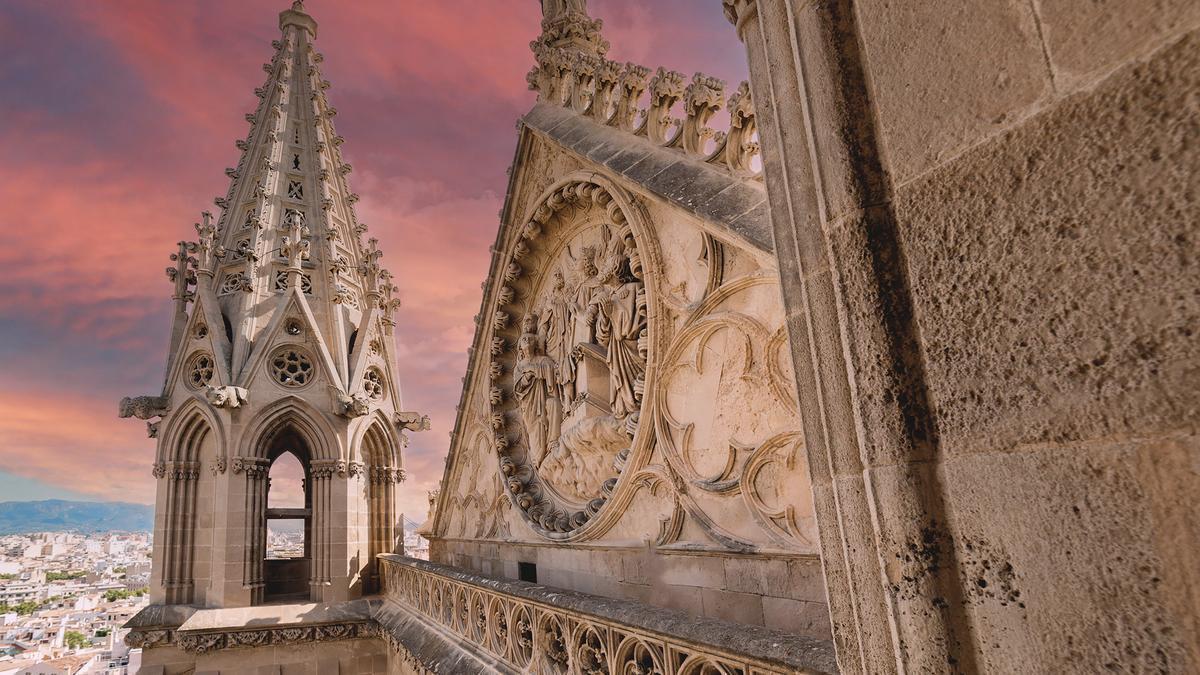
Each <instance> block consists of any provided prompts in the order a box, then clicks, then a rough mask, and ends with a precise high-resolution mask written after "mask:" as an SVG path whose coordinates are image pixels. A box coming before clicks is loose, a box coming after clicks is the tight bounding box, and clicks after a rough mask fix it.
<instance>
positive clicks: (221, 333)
mask: <svg viewBox="0 0 1200 675" xmlns="http://www.w3.org/2000/svg"><path fill="white" fill-rule="evenodd" d="M202 326H203V328H204V330H200V328H201V327H202ZM200 351H205V352H208V353H209V354H211V355H212V357H213V374H212V378H211V379H210V380H209V381H208V385H209V386H213V387H223V386H225V385H228V384H229V383H230V382H231V381H232V378H231V377H230V375H229V340H228V338H226V337H225V323H224V321H223V320H222V319H221V312H220V309H219V308H218V307H217V303H216V302H214V301H212V300H210V299H209V297H208V295H207V294H204V293H197V294H196V300H195V303H194V304H193V305H192V312H191V314H190V315H189V316H188V322H187V328H186V329H185V330H184V331H183V333H182V334H181V335H180V336H179V344H178V345H176V346H175V352H174V353H175V360H174V362H173V363H172V364H171V370H170V372H169V373H168V374H167V387H166V393H167V394H168V395H169V394H170V393H171V392H173V391H174V390H175V386H176V385H177V384H180V383H182V378H184V377H185V376H186V375H187V373H186V372H184V371H185V369H187V368H188V367H190V365H191V361H192V357H193V355H195V354H196V353H197V352H200ZM184 386H187V385H186V384H185V385H184Z"/></svg>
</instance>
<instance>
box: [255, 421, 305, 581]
mask: <svg viewBox="0 0 1200 675" xmlns="http://www.w3.org/2000/svg"><path fill="white" fill-rule="evenodd" d="M267 458H268V459H269V460H270V461H271V467H270V471H269V473H268V476H269V478H268V482H267V509H266V514H265V516H266V517H265V519H264V521H265V522H264V523H263V527H264V528H265V529H266V548H265V556H264V559H263V581H264V582H265V583H266V588H265V589H264V590H265V594H264V595H265V597H264V599H265V600H266V601H268V602H274V601H293V600H306V599H308V596H309V584H308V582H309V572H310V569H311V561H312V487H311V480H310V476H309V470H308V467H309V459H310V455H309V451H308V446H307V445H306V444H305V443H304V441H303V440H302V439H301V438H300V437H299V436H298V435H296V434H295V433H290V432H284V433H281V434H279V435H278V436H277V437H276V438H275V440H274V442H273V443H272V444H271V448H270V451H269V452H268V453H267Z"/></svg>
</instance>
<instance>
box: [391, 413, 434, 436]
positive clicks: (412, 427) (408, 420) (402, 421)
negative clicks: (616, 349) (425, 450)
mask: <svg viewBox="0 0 1200 675" xmlns="http://www.w3.org/2000/svg"><path fill="white" fill-rule="evenodd" d="M396 426H398V427H400V428H401V429H408V430H409V431H429V428H430V422H429V415H422V414H421V413H419V412H398V413H396Z"/></svg>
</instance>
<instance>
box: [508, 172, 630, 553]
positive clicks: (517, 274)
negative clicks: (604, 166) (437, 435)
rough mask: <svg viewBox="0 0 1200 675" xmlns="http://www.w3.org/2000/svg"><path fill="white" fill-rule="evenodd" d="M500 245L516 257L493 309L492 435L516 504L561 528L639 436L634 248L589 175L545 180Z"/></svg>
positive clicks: (577, 516)
mask: <svg viewBox="0 0 1200 675" xmlns="http://www.w3.org/2000/svg"><path fill="white" fill-rule="evenodd" d="M509 248H510V249H511V251H510V252H509V254H508V255H510V256H511V257H513V258H519V259H520V264H518V263H517V262H516V260H515V259H514V260H513V261H512V262H511V263H509V264H508V265H507V269H508V270H509V273H506V274H505V275H504V277H503V279H502V280H499V281H500V283H503V284H504V288H501V289H499V291H498V293H497V306H496V307H495V308H494V312H493V317H494V320H493V322H492V329H493V338H492V342H491V344H492V346H493V349H492V352H491V353H492V355H493V356H492V362H491V364H490V365H489V369H488V373H489V377H490V380H491V381H490V386H489V393H488V401H489V404H490V406H491V418H492V419H493V420H495V421H496V424H494V425H493V427H494V429H495V432H494V436H493V439H492V446H493V449H494V450H495V452H496V453H497V454H498V456H499V460H500V471H501V478H502V481H503V484H504V486H505V489H506V490H507V492H508V493H509V496H510V498H511V499H512V501H513V503H514V505H515V506H516V507H517V508H518V509H519V510H520V511H521V513H522V514H524V516H525V518H526V519H527V520H528V522H529V523H530V524H531V525H532V526H533V528H534V529H535V530H536V531H538V532H539V533H540V534H542V535H543V536H547V537H549V538H553V539H563V538H566V537H568V536H570V535H571V533H573V532H575V531H576V530H579V529H580V528H582V527H583V526H584V525H585V524H587V523H588V522H589V521H590V520H592V518H593V517H594V516H596V514H597V513H598V512H599V511H600V509H601V508H602V507H603V506H604V504H605V502H606V501H607V500H608V498H609V496H610V495H611V494H612V492H613V490H614V488H615V487H616V484H617V478H618V474H619V472H620V470H621V467H623V465H624V464H625V462H626V461H627V460H628V458H629V456H630V453H631V450H632V448H633V447H635V441H637V440H638V439H639V437H638V428H639V420H640V419H641V413H642V395H643V392H644V391H645V388H646V387H645V382H646V377H647V366H648V361H649V354H648V351H649V344H650V339H649V338H650V322H649V312H648V309H647V295H646V293H647V291H646V284H645V282H644V278H643V277H644V271H643V267H642V258H641V252H640V251H639V243H638V240H637V237H635V235H634V232H633V229H632V227H631V224H630V222H629V219H628V217H627V215H626V213H625V212H624V211H623V210H622V207H621V206H620V205H619V203H618V202H617V201H616V200H615V199H614V198H613V195H612V194H611V193H610V192H609V191H608V190H607V189H606V188H605V187H602V186H601V185H598V184H596V183H594V182H590V181H586V180H578V181H569V182H567V183H566V184H564V185H562V186H561V187H559V188H557V189H555V190H554V191H553V192H551V193H550V194H549V196H548V197H546V199H545V200H544V201H543V203H542V204H541V205H539V206H538V207H537V208H536V209H535V211H534V213H533V215H532V217H531V219H530V221H529V223H527V224H526V225H525V226H524V228H522V229H521V234H520V237H519V239H517V240H516V241H514V242H511V244H510V247H509ZM500 301H507V302H500Z"/></svg>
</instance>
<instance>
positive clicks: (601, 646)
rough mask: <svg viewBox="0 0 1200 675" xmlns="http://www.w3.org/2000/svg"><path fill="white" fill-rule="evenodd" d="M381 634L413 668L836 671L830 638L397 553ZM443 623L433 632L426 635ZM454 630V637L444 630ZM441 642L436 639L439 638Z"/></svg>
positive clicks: (590, 673)
mask: <svg viewBox="0 0 1200 675" xmlns="http://www.w3.org/2000/svg"><path fill="white" fill-rule="evenodd" d="M379 560H380V564H381V570H382V575H383V586H384V600H385V602H384V603H383V609H382V610H381V611H380V612H378V613H377V614H376V620H377V621H378V622H379V623H380V626H381V631H380V632H381V634H382V635H383V637H384V639H385V640H386V641H387V642H388V644H389V647H390V648H391V649H392V651H393V652H394V653H398V654H399V656H398V658H400V659H401V660H402V661H403V662H404V663H405V664H407V665H408V667H409V668H410V669H411V670H414V671H416V672H446V670H445V669H446V668H447V667H449V668H450V669H451V670H454V669H455V668H466V667H468V666H466V665H464V663H463V661H462V658H463V656H462V653H463V652H469V653H471V654H472V656H473V661H472V663H473V664H477V665H474V666H471V667H475V668H480V667H483V668H484V669H493V670H496V671H499V672H512V673H525V672H529V673H563V674H566V673H579V674H585V675H599V674H612V675H617V674H625V673H656V674H660V675H709V674H727V675H733V674H735V673H736V674H742V675H752V674H753V675H766V674H767V673H825V672H836V669H837V666H836V663H835V661H834V656H833V649H832V647H831V646H830V645H829V644H828V643H823V642H820V641H816V640H812V639H809V638H805V637H801V636H799V635H793V634H790V633H784V632H780V631H775V630H770V629H766V628H762V627H759V626H747V625H742V624H735V623H730V622H726V621H719V620H715V619H706V618H699V617H693V616H690V615H687V614H683V613H681V612H676V611H672V610H666V609H662V608H658V607H653V606H650V605H645V604H642V603H638V602H632V601H628V600H614V599H610V598H603V597H598V596H592V595H587V594H583V593H575V592H571V591H565V590H559V589H552V588H548V587H545V586H538V585H535V584H529V583H524V582H516V581H501V580H497V579H492V578H488V577H482V576H478V575H474V574H470V573H468V572H465V571H463V570H460V569H458V568H454V567H449V566H446V565H440V564H437V563H430V562H426V561H423V560H416V559H414V558H407V557H404V556H400V555H392V554H386V555H381V556H379ZM429 624H433V625H434V626H436V629H435V631H433V632H434V633H436V637H431V636H430V635H428V634H426V635H421V634H418V633H421V632H423V631H422V630H421V627H422V626H428V625H429ZM447 636H450V637H447ZM435 643H436V644H435Z"/></svg>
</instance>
